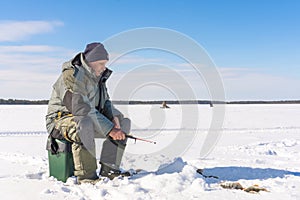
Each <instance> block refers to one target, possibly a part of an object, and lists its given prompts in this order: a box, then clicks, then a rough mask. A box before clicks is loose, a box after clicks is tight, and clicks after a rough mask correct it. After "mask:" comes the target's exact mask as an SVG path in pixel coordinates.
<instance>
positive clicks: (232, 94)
mask: <svg viewBox="0 0 300 200" xmlns="http://www.w3.org/2000/svg"><path fill="white" fill-rule="evenodd" d="M220 72H221V75H222V78H223V82H224V87H225V91H226V96H227V99H228V100H288V99H300V94H299V92H298V91H300V80H299V79H295V78H291V77H288V76H285V75H274V74H272V73H271V72H266V71H264V72H263V71H260V70H255V69H249V68H221V69H220Z"/></svg>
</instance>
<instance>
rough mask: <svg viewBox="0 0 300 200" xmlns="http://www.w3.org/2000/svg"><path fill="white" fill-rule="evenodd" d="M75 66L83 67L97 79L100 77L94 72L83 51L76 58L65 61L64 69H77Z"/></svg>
mask: <svg viewBox="0 0 300 200" xmlns="http://www.w3.org/2000/svg"><path fill="white" fill-rule="evenodd" d="M75 67H81V68H83V69H84V70H85V71H87V72H88V74H89V76H90V77H91V78H93V79H96V80H97V79H99V78H97V76H96V75H95V74H94V72H93V71H92V69H91V68H90V67H89V66H88V64H87V63H86V61H85V59H84V55H83V53H78V54H77V55H76V56H75V57H74V58H72V59H71V60H69V61H67V62H65V63H64V64H63V65H62V71H65V70H68V69H75Z"/></svg>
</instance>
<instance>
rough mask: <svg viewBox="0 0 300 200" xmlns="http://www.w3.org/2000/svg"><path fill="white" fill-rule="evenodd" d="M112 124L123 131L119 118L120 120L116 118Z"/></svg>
mask: <svg viewBox="0 0 300 200" xmlns="http://www.w3.org/2000/svg"><path fill="white" fill-rule="evenodd" d="M112 122H113V123H114V124H115V128H117V129H121V126H120V121H119V118H118V117H114V119H113V121H112Z"/></svg>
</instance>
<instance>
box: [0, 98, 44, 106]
mask: <svg viewBox="0 0 300 200" xmlns="http://www.w3.org/2000/svg"><path fill="white" fill-rule="evenodd" d="M0 104H2V105H3V104H4V105H44V104H48V100H24V99H0Z"/></svg>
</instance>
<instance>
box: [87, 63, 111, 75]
mask: <svg viewBox="0 0 300 200" xmlns="http://www.w3.org/2000/svg"><path fill="white" fill-rule="evenodd" d="M107 62H108V61H107V60H97V61H95V62H89V63H88V65H89V66H90V67H91V68H92V70H93V71H94V72H95V75H96V76H97V77H98V76H100V75H101V74H102V72H104V71H105V70H106V63H107Z"/></svg>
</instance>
